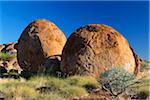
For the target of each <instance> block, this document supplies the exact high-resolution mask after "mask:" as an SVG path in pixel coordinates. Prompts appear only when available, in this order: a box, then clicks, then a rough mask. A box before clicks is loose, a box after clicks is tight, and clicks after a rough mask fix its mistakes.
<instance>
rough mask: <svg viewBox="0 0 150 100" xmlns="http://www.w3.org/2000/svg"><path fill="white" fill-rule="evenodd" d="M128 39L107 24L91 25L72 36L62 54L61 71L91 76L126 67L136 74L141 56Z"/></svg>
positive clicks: (81, 28)
mask: <svg viewBox="0 0 150 100" xmlns="http://www.w3.org/2000/svg"><path fill="white" fill-rule="evenodd" d="M135 56H136V54H135V52H133V50H131V48H130V46H129V44H128V41H127V40H126V39H125V38H124V37H123V36H122V35H121V34H120V33H118V32H117V31H116V30H115V29H113V28H112V27H109V26H107V25H101V24H91V25H86V26H84V27H80V28H79V29H77V30H76V31H75V32H74V33H72V35H71V36H70V37H69V39H68V41H67V42H66V44H65V47H64V49H63V53H62V61H61V66H60V68H61V71H62V72H63V73H64V74H67V75H75V74H77V75H91V76H94V77H98V76H99V74H100V73H102V72H104V71H105V70H107V69H108V68H111V67H123V68H125V69H126V70H128V71H129V72H131V73H135V74H137V72H138V71H137V70H139V69H138V67H139V59H138V57H135Z"/></svg>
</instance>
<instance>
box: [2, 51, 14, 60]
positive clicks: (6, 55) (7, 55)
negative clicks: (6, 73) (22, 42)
mask: <svg viewBox="0 0 150 100" xmlns="http://www.w3.org/2000/svg"><path fill="white" fill-rule="evenodd" d="M11 57H14V58H15V57H16V54H13V55H11V54H9V53H4V52H0V58H1V59H3V60H6V59H8V58H11Z"/></svg>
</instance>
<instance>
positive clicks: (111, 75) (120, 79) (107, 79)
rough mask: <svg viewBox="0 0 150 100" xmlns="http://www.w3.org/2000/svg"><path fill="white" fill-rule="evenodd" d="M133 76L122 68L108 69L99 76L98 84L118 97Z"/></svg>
mask: <svg viewBox="0 0 150 100" xmlns="http://www.w3.org/2000/svg"><path fill="white" fill-rule="evenodd" d="M133 79H134V75H132V74H130V73H129V72H127V71H126V70H125V69H123V68H116V67H115V68H110V69H108V70H107V71H105V72H104V73H102V74H101V75H100V80H99V82H100V83H101V84H102V86H103V88H105V89H107V90H108V91H110V92H111V93H112V94H113V95H115V96H116V95H118V94H120V93H122V92H123V91H124V89H125V88H126V87H127V86H128V85H129V84H130V83H131V82H132V81H131V80H133Z"/></svg>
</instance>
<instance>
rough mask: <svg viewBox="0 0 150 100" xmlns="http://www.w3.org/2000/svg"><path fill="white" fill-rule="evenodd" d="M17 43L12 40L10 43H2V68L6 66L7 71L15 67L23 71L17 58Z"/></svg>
mask: <svg viewBox="0 0 150 100" xmlns="http://www.w3.org/2000/svg"><path fill="white" fill-rule="evenodd" d="M15 44H16V43H14V42H11V43H8V44H1V45H0V67H1V68H0V69H4V68H5V69H6V70H7V72H9V71H10V70H12V69H14V70H18V71H19V72H21V70H22V69H21V68H20V66H19V65H18V61H17V58H16V53H17V50H16V49H15V48H14V45H15ZM1 71H2V70H1Z"/></svg>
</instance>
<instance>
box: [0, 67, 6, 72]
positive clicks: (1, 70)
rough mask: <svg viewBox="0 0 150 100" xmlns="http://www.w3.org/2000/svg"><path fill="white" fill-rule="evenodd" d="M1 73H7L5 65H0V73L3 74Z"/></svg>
mask: <svg viewBox="0 0 150 100" xmlns="http://www.w3.org/2000/svg"><path fill="white" fill-rule="evenodd" d="M3 73H7V70H6V68H5V67H2V66H0V74H3Z"/></svg>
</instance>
